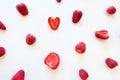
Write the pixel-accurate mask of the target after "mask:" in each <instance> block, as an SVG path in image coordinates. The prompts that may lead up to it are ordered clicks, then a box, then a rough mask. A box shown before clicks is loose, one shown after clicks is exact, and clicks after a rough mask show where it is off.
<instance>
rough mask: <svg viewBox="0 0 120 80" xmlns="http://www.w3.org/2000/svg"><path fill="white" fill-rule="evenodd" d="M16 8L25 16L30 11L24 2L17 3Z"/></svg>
mask: <svg viewBox="0 0 120 80" xmlns="http://www.w3.org/2000/svg"><path fill="white" fill-rule="evenodd" d="M16 9H17V11H18V12H19V13H20V14H21V15H23V16H26V15H28V13H29V12H28V9H27V6H26V4H24V3H20V4H17V5H16Z"/></svg>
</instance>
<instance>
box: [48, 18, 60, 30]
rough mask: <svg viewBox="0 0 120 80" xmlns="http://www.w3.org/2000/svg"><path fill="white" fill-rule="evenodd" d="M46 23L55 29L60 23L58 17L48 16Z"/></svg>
mask: <svg viewBox="0 0 120 80" xmlns="http://www.w3.org/2000/svg"><path fill="white" fill-rule="evenodd" d="M48 23H49V25H50V27H51V29H52V30H57V28H58V26H59V24H60V18H59V17H55V18H52V17H49V18H48Z"/></svg>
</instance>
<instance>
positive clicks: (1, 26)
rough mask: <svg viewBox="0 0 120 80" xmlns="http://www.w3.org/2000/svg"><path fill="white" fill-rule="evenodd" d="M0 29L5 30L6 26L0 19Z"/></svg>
mask: <svg viewBox="0 0 120 80" xmlns="http://www.w3.org/2000/svg"><path fill="white" fill-rule="evenodd" d="M0 29H1V30H6V27H5V25H4V24H3V23H2V22H1V21H0Z"/></svg>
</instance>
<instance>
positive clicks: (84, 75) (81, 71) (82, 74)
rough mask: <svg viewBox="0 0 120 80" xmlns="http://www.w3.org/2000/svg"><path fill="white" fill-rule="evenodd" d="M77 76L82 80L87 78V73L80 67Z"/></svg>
mask: <svg viewBox="0 0 120 80" xmlns="http://www.w3.org/2000/svg"><path fill="white" fill-rule="evenodd" d="M79 76H80V78H81V79H82V80H87V78H88V77H89V74H88V73H87V71H85V70H84V69H80V70H79Z"/></svg>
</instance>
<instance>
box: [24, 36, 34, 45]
mask: <svg viewBox="0 0 120 80" xmlns="http://www.w3.org/2000/svg"><path fill="white" fill-rule="evenodd" d="M35 41H36V37H35V36H33V35H32V34H28V35H27V36H26V43H27V44H28V45H32V44H33V43H34V42H35Z"/></svg>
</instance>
